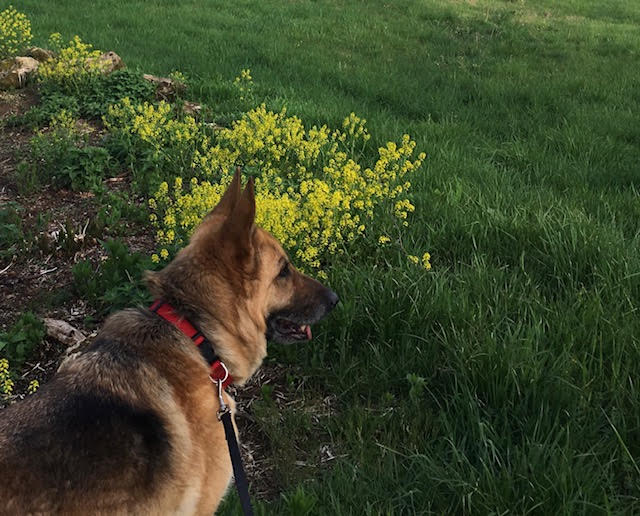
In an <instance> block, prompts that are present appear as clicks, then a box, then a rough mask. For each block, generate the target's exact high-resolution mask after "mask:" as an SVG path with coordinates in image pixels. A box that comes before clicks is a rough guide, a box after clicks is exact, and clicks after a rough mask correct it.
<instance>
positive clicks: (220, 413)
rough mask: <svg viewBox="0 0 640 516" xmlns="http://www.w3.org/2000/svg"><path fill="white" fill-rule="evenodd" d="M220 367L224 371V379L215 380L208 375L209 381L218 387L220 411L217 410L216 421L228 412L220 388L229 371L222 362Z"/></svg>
mask: <svg viewBox="0 0 640 516" xmlns="http://www.w3.org/2000/svg"><path fill="white" fill-rule="evenodd" d="M220 365H221V366H222V368H223V369H224V378H220V379H218V380H216V379H214V378H213V377H212V376H211V375H209V379H210V380H211V381H212V382H213V383H215V384H216V385H217V386H218V400H219V401H220V409H218V421H220V420H221V419H222V416H224V415H225V414H226V413H228V412H229V411H230V410H229V406H228V405H227V404H226V403H225V402H224V399H223V397H222V391H223V388H222V386H223V385H224V382H226V381H227V378H229V370H228V369H227V366H226V365H224V362H220Z"/></svg>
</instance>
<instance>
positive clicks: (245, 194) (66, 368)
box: [0, 171, 338, 515]
mask: <svg viewBox="0 0 640 516" xmlns="http://www.w3.org/2000/svg"><path fill="white" fill-rule="evenodd" d="M254 218H255V200H254V186H253V181H252V180H251V179H249V181H248V183H247V186H246V187H245V189H244V190H242V189H241V178H240V172H239V171H236V174H235V176H234V178H233V181H232V183H231V185H230V186H229V188H228V189H227V191H226V192H225V194H224V195H223V197H222V199H221V200H220V203H219V204H218V205H217V206H216V207H215V208H214V209H213V211H211V212H210V213H209V214H208V215H207V216H206V217H205V219H204V220H203V221H202V223H201V224H200V225H199V226H198V228H197V229H196V230H195V232H194V233H193V235H192V237H191V239H190V242H189V244H188V245H187V246H186V247H185V248H184V249H182V250H181V251H180V252H179V253H178V254H177V256H176V257H175V259H174V260H173V261H172V262H170V263H169V264H168V265H167V266H166V267H165V268H164V269H162V270H161V271H159V272H149V273H148V275H147V283H148V286H149V289H150V291H151V293H152V294H153V295H154V296H155V297H156V299H162V300H164V301H166V302H168V303H170V304H171V305H172V306H173V307H174V309H175V310H176V312H178V314H179V315H180V316H181V317H183V318H184V319H188V320H189V321H190V322H191V323H192V324H193V326H195V327H196V328H197V329H198V330H199V331H200V332H201V333H202V334H203V335H204V336H205V337H206V338H207V340H208V341H209V342H210V343H211V345H212V347H213V348H215V353H216V354H217V355H218V357H219V358H220V360H222V362H224V364H226V366H227V368H228V370H229V373H230V374H231V375H232V377H233V379H234V382H235V383H236V384H238V385H242V384H243V383H244V382H245V381H246V380H247V379H248V378H249V377H250V376H251V375H252V374H253V373H254V372H255V371H256V369H257V368H258V367H259V366H260V364H261V363H262V360H263V359H264V357H265V355H266V353H267V339H269V340H273V341H277V342H282V343H289V342H294V341H305V340H308V339H310V338H311V331H310V329H309V325H311V324H313V323H316V322H317V321H319V320H320V319H322V318H323V317H324V316H325V315H326V314H327V313H329V311H331V309H332V308H333V307H334V306H335V305H336V303H337V302H338V297H337V296H336V294H335V293H334V292H332V291H331V290H330V289H328V288H326V287H324V286H323V285H321V284H320V283H318V282H317V281H315V280H313V279H311V278H309V277H307V276H305V275H303V274H302V273H300V272H299V271H297V270H296V269H295V268H294V267H293V266H292V265H291V264H290V262H289V259H288V258H287V255H286V254H285V252H284V251H283V249H282V247H281V246H280V244H279V243H278V242H277V241H276V239H275V238H274V237H273V236H271V235H270V234H269V233H267V232H266V231H264V230H262V229H261V228H259V227H256V226H255V224H254ZM224 401H225V403H226V404H227V405H229V406H231V407H232V408H233V407H234V403H233V400H232V399H231V398H230V397H229V395H228V394H227V393H224ZM219 408H220V403H219V400H218V393H217V389H216V386H215V385H214V384H213V383H212V382H211V380H210V378H209V368H208V365H207V363H206V361H205V360H204V359H203V357H202V355H201V353H200V351H199V350H198V348H197V347H196V346H195V345H194V344H193V342H192V340H191V339H190V338H189V337H187V336H186V335H185V334H184V333H182V332H181V331H180V330H179V329H178V328H177V327H176V326H174V325H172V324H171V323H170V322H167V321H166V320H164V319H163V318H161V317H159V316H158V315H157V314H155V313H153V312H152V311H150V310H148V309H128V310H123V311H120V312H117V313H115V314H113V315H112V316H110V317H109V318H108V319H107V321H106V322H105V325H104V328H103V329H102V331H101V332H100V334H99V335H98V336H97V337H96V339H95V340H94V341H93V343H92V344H90V345H89V346H87V347H86V348H85V349H84V350H82V351H80V352H79V353H77V354H75V355H72V356H70V357H68V358H67V359H66V360H65V361H63V363H62V364H61V365H60V367H59V369H58V371H57V373H56V375H55V376H54V377H53V379H51V380H50V381H49V382H48V383H47V384H46V385H44V386H43V387H42V388H41V389H40V390H39V391H38V392H37V393H36V394H35V395H33V396H29V397H28V398H26V399H25V400H24V401H21V402H19V403H16V404H14V405H12V406H10V407H9V408H7V409H5V410H4V411H2V413H0V511H1V512H2V513H3V514H50V513H58V514H78V515H79V514H82V515H87V514H129V513H133V514H153V515H158V514H207V515H210V514H212V513H213V512H214V511H215V510H216V508H217V507H218V504H219V503H220V501H221V499H222V497H223V496H224V493H225V491H226V489H227V487H228V485H229V483H230V480H231V475H232V465H231V461H230V459H229V453H228V450H227V444H226V440H225V434H224V430H223V425H222V423H221V422H220V421H219V420H218V418H217V415H216V413H217V411H218V410H219Z"/></svg>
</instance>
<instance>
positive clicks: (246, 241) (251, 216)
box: [222, 177, 256, 257]
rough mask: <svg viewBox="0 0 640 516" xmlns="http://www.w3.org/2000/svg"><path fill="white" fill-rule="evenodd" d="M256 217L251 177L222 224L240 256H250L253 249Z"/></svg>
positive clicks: (224, 234)
mask: <svg viewBox="0 0 640 516" xmlns="http://www.w3.org/2000/svg"><path fill="white" fill-rule="evenodd" d="M255 218H256V199H255V192H254V185H253V178H252V177H250V178H249V180H248V181H247V186H245V188H244V191H243V192H242V194H241V195H240V198H239V199H238V201H237V202H236V205H235V206H234V208H233V211H232V212H231V214H230V215H229V216H228V217H227V219H226V220H225V222H224V225H223V226H222V234H223V236H224V238H225V239H227V240H228V241H231V242H233V244H234V249H235V252H236V253H237V255H238V256H239V257H246V256H249V255H250V254H251V252H252V250H253V249H252V240H253V233H254V232H255Z"/></svg>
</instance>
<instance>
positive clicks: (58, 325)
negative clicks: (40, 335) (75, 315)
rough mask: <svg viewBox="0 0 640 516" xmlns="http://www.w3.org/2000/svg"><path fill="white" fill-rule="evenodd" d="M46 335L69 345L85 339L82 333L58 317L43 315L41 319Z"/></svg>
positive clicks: (73, 345) (74, 345)
mask: <svg viewBox="0 0 640 516" xmlns="http://www.w3.org/2000/svg"><path fill="white" fill-rule="evenodd" d="M42 321H43V322H44V327H45V328H46V330H47V335H48V336H49V337H51V338H54V339H56V340H57V341H58V342H62V343H63V344H66V345H67V346H69V347H76V346H78V345H79V344H81V343H82V342H84V340H85V339H86V337H85V335H84V333H82V332H81V331H80V330H78V329H76V328H74V327H73V326H71V325H70V324H69V323H68V322H66V321H61V320H60V319H50V318H48V317H45V318H44V319H43V320H42Z"/></svg>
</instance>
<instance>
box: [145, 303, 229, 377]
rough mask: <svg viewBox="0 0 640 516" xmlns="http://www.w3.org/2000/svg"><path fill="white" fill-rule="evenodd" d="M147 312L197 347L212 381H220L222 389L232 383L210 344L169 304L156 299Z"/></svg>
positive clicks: (225, 368)
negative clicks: (207, 366) (207, 365)
mask: <svg viewBox="0 0 640 516" xmlns="http://www.w3.org/2000/svg"><path fill="white" fill-rule="evenodd" d="M149 310H151V311H152V312H154V313H156V314H158V315H159V316H160V317H162V318H163V319H164V320H165V321H167V322H169V323H171V324H173V325H174V326H175V327H176V328H178V329H179V330H180V331H181V332H182V333H184V334H185V335H186V336H187V337H189V338H190V339H191V340H192V341H193V343H194V344H195V345H196V346H198V349H199V350H200V353H202V356H203V357H204V359H205V360H206V361H207V363H208V364H209V366H210V368H211V369H210V371H209V376H210V378H211V379H212V380H213V381H215V382H218V381H220V380H222V387H223V388H224V387H226V386H227V385H229V384H231V383H233V378H232V377H231V375H230V374H228V371H227V367H226V366H225V365H224V364H223V363H222V361H221V360H220V359H219V358H218V357H217V356H216V354H215V352H214V351H213V346H212V345H211V343H210V342H209V341H208V340H207V339H206V338H205V336H204V335H202V333H200V331H199V330H198V329H197V328H196V327H195V326H194V325H193V324H191V323H190V322H189V321H188V320H187V319H185V318H184V317H182V316H181V315H180V314H178V313H177V312H176V311H175V309H174V308H173V307H172V306H171V305H170V304H169V303H165V302H164V301H162V300H161V299H158V300H156V301H154V302H153V304H152V305H151V306H150V307H149Z"/></svg>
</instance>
